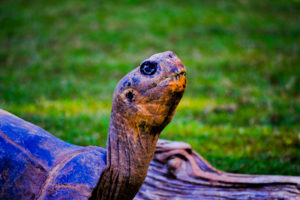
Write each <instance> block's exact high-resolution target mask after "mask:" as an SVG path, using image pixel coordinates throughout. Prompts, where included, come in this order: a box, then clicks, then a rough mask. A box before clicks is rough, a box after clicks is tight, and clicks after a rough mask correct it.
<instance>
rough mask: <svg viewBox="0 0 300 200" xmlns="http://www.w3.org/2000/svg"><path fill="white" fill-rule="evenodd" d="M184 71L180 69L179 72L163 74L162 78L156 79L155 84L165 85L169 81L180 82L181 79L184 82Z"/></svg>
mask: <svg viewBox="0 0 300 200" xmlns="http://www.w3.org/2000/svg"><path fill="white" fill-rule="evenodd" d="M185 79H186V71H185V70H184V71H181V72H179V73H173V74H171V75H168V76H165V77H164V78H163V79H162V80H160V81H158V83H157V85H160V86H166V85H169V84H170V83H176V84H182V80H184V83H185Z"/></svg>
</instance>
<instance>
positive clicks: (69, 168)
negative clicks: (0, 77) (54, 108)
mask: <svg viewBox="0 0 300 200" xmlns="http://www.w3.org/2000/svg"><path fill="white" fill-rule="evenodd" d="M105 166H106V150H105V149H102V148H99V147H95V146H88V147H81V146H76V145H72V144H69V143H67V142H64V141H62V140H60V139H58V138H56V137H54V136H53V135H51V134H50V133H48V132H47V131H45V130H43V129H42V128H40V127H38V126H35V125H33V124H31V123H29V122H26V121H24V120H22V119H20V118H18V117H16V116H14V115H12V114H10V113H8V112H6V111H3V110H1V109H0V199H1V200H4V199H10V200H11V199H18V200H21V199H22V200H23V199H88V198H89V197H90V195H91V194H92V191H93V189H94V188H95V187H96V185H97V183H98V180H99V178H100V176H101V174H102V173H103V171H104V169H105Z"/></svg>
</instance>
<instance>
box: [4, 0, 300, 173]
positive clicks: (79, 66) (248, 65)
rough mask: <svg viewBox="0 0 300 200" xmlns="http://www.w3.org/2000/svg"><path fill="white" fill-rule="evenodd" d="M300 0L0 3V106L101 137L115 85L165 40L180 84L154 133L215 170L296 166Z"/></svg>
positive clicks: (66, 135) (51, 127)
mask: <svg viewBox="0 0 300 200" xmlns="http://www.w3.org/2000/svg"><path fill="white" fill-rule="evenodd" d="M299 13H300V1H298V0H289V1H285V0H272V1H271V0H265V1H261V0H239V1H238V0H226V1H225V0H224V1H221V0H219V1H211V0H201V1H198V0H195V1H193V0H188V1H160V0H158V1H138V0H127V1H94V0H85V1H79V0H78V1H76V0H64V1H62V0H60V1H40V0H27V1H18V0H2V1H1V2H0V44H1V46H0V107H1V108H2V109H5V110H8V111H9V112H12V113H14V114H16V115H18V116H20V117H22V118H24V119H25V120H28V121H30V122H32V123H34V124H37V125H39V126H41V127H42V128H44V129H46V130H47V131H49V132H50V133H52V134H54V135H55V136H57V137H59V138H61V139H63V140H66V141H68V142H70V143H74V144H78V145H99V146H103V147H104V146H105V144H106V137H107V131H108V125H109V118H110V109H111V100H112V94H113V90H114V87H115V86H116V84H117V82H118V81H119V80H120V78H121V77H122V76H124V75H125V74H126V73H127V72H129V71H131V70H132V69H133V68H135V67H137V66H138V65H139V64H140V63H141V62H142V61H143V60H144V59H146V58H148V57H149V56H151V55H152V54H154V53H158V52H162V51H166V50H172V51H174V52H175V53H176V54H177V55H178V57H179V58H180V59H181V60H182V62H183V63H184V64H185V65H186V66H187V70H188V75H187V76H188V88H187V91H186V93H185V96H184V97H183V99H182V102H181V103H180V105H179V107H178V110H177V113H176V115H175V118H174V120H173V121H172V122H171V124H170V125H169V126H168V127H167V128H166V129H165V130H164V131H163V133H162V135H161V138H164V139H169V140H176V141H184V142H187V143H190V144H191V145H192V147H193V148H194V149H195V150H196V151H197V152H198V153H199V154H201V155H202V156H204V157H205V158H206V159H207V160H208V161H209V162H211V164H212V165H213V166H215V167H217V168H218V169H221V170H226V171H229V172H238V173H254V174H285V175H300V80H299V77H300V66H299V64H300V57H299V56H300V54H299V53H300V37H299V35H300V24H299V22H300V14H299Z"/></svg>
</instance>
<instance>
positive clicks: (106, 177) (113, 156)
mask: <svg viewBox="0 0 300 200" xmlns="http://www.w3.org/2000/svg"><path fill="white" fill-rule="evenodd" d="M145 62H150V63H154V64H156V66H157V70H156V72H155V73H154V74H153V75H144V74H143V73H141V66H142V65H143V63H145ZM143 63H142V64H141V66H140V67H138V68H136V69H135V70H133V71H132V72H130V73H129V74H127V75H126V76H125V77H124V78H123V79H122V80H121V81H120V82H119V84H118V85H117V87H116V89H115V91H114V98H113V104H112V112H111V122H110V127H109V136H108V141H107V167H106V169H105V170H104V172H103V174H102V176H101V178H100V180H99V183H98V185H97V188H96V189H95V190H94V192H93V195H92V197H91V199H102V200H108V199H122V200H126V199H133V198H134V196H135V195H136V193H137V192H138V191H139V189H140V187H141V186H142V184H143V182H144V179H145V178H146V175H147V171H148V167H149V164H150V161H151V159H152V157H153V154H154V151H155V147H156V142H157V139H158V137H159V135H160V132H161V131H162V130H163V128H164V127H165V126H166V125H167V124H168V123H169V122H170V121H171V120H172V118H173V115H174V113H175V109H176V107H177V105H178V103H179V101H180V99H181V97H182V95H183V93H184V91H185V88H186V78H185V74H186V69H185V67H184V65H183V64H182V62H181V61H180V60H179V58H177V56H176V55H175V54H174V53H172V52H170V51H168V52H164V53H159V54H155V55H153V56H151V57H150V58H148V59H147V60H145V61H144V62H143Z"/></svg>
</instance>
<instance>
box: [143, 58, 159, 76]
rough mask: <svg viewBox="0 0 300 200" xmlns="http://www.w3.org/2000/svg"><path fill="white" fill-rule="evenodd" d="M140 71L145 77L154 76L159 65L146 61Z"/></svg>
mask: <svg viewBox="0 0 300 200" xmlns="http://www.w3.org/2000/svg"><path fill="white" fill-rule="evenodd" d="M140 70H141V73H142V74H144V75H153V74H155V72H156V70H157V64H156V63H155V62H150V61H145V62H143V63H142V65H141V67H140Z"/></svg>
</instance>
